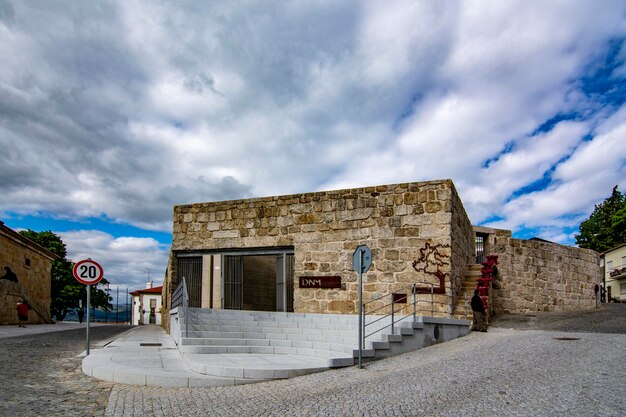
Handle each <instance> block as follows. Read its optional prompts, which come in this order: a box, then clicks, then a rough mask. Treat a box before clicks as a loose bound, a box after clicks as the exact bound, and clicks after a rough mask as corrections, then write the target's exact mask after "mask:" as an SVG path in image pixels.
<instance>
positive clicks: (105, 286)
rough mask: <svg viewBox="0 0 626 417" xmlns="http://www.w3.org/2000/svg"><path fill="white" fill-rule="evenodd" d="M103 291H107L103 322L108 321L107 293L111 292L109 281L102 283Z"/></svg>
mask: <svg viewBox="0 0 626 417" xmlns="http://www.w3.org/2000/svg"><path fill="white" fill-rule="evenodd" d="M104 291H105V292H106V293H107V299H106V304H105V305H104V322H105V323H108V322H109V306H108V304H109V293H110V292H111V287H110V286H109V283H108V282H107V283H106V284H105V285H104Z"/></svg>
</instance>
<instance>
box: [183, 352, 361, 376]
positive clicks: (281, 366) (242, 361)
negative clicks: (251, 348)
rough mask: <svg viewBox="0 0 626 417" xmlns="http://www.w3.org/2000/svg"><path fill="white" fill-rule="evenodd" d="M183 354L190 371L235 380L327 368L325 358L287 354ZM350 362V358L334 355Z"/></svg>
mask: <svg viewBox="0 0 626 417" xmlns="http://www.w3.org/2000/svg"><path fill="white" fill-rule="evenodd" d="M216 356H219V357H217V358H211V357H208V355H194V354H189V355H185V358H184V360H185V363H186V364H187V366H188V367H189V369H191V370H192V371H194V372H197V373H199V374H203V375H210V376H214V377H218V378H234V379H235V380H238V381H241V380H272V379H284V378H293V377H296V376H301V375H306V374H310V373H314V372H321V371H325V370H327V369H329V368H330V367H331V366H329V365H330V364H329V359H326V358H314V357H306V358H303V357H301V356H295V355H293V356H291V355H258V356H256V355H248V356H251V357H250V358H246V357H243V356H242V355H235V354H231V355H216ZM338 359H344V360H346V359H347V360H348V361H351V362H354V359H352V358H338ZM344 366H345V365H344Z"/></svg>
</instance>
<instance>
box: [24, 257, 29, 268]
mask: <svg viewBox="0 0 626 417" xmlns="http://www.w3.org/2000/svg"><path fill="white" fill-rule="evenodd" d="M24 266H25V267H30V258H24Z"/></svg>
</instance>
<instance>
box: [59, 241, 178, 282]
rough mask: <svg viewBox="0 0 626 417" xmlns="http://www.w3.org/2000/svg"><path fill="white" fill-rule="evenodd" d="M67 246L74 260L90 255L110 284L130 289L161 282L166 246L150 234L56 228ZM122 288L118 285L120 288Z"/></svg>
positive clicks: (166, 254)
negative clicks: (115, 233) (133, 234)
mask: <svg viewBox="0 0 626 417" xmlns="http://www.w3.org/2000/svg"><path fill="white" fill-rule="evenodd" d="M55 233H56V234H57V235H59V236H60V237H61V239H62V240H63V242H64V243H65V246H66V247H67V250H68V254H67V258H68V259H71V260H72V261H74V262H78V261H80V260H82V259H87V258H91V259H93V260H95V261H97V262H98V263H99V264H100V265H101V266H102V269H103V270H104V277H105V278H106V279H107V280H109V282H110V283H111V286H112V287H114V286H117V285H119V286H122V287H124V289H125V288H126V287H129V290H130V291H134V290H137V289H142V288H145V286H146V282H148V280H151V281H153V282H154V286H158V285H161V284H162V283H163V276H164V274H165V269H164V266H165V265H167V258H168V251H169V248H168V247H166V246H164V245H162V244H160V243H159V242H157V241H156V240H154V239H151V238H136V237H121V238H114V237H113V236H111V235H110V234H108V233H104V232H101V231H97V230H80V231H69V232H55ZM120 289H121V288H120Z"/></svg>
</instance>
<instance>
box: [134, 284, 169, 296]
mask: <svg viewBox="0 0 626 417" xmlns="http://www.w3.org/2000/svg"><path fill="white" fill-rule="evenodd" d="M161 292H163V286H162V285H161V286H160V287H153V288H144V289H143V290H137V291H133V292H131V293H130V295H139V294H161Z"/></svg>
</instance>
